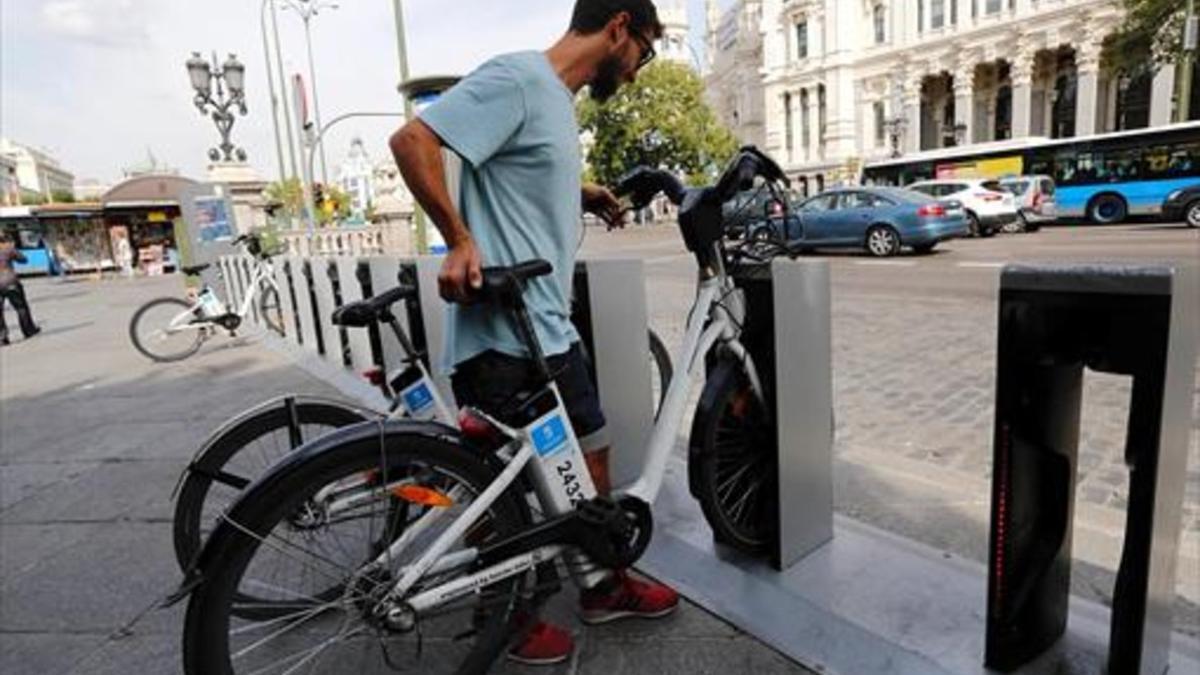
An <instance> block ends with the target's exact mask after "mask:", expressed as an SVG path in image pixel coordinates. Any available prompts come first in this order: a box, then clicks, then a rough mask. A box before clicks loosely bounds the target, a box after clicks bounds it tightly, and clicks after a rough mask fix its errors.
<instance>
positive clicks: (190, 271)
mask: <svg viewBox="0 0 1200 675" xmlns="http://www.w3.org/2000/svg"><path fill="white" fill-rule="evenodd" d="M210 267H212V263H204V264H203V265H194V266H192V267H180V268H179V271H180V272H183V274H184V275H185V276H189V277H194V276H196V275H197V274H200V273H201V272H203V271H204V270H206V269H208V268H210Z"/></svg>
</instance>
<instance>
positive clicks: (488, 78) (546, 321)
mask: <svg viewBox="0 0 1200 675" xmlns="http://www.w3.org/2000/svg"><path fill="white" fill-rule="evenodd" d="M420 117H421V119H422V120H423V121H424V122H425V124H427V125H429V127H430V128H432V129H433V130H434V132H436V133H437V135H438V136H439V137H441V139H442V142H443V143H445V144H446V145H447V146H449V147H450V148H452V149H453V150H454V151H455V152H456V153H458V154H459V155H461V156H462V157H463V159H464V160H465V161H464V162H463V174H462V187H461V194H460V201H459V205H460V209H461V212H462V215H463V219H464V220H465V221H466V223H467V227H469V228H470V230H471V236H472V237H473V238H474V239H475V243H476V244H477V245H478V246H479V250H480V253H481V254H482V256H483V264H484V266H485V267H487V266H497V265H505V266H507V265H514V264H516V263H520V262H525V261H527V260H531V259H534V258H541V259H544V260H546V261H548V262H550V264H551V265H553V266H554V273H553V274H551V275H547V276H545V277H542V278H539V279H535V280H533V281H532V282H531V283H530V284H529V288H528V289H527V290H526V292H525V302H526V305H527V306H528V308H529V313H530V316H531V317H532V319H533V324H534V327H535V329H536V331H537V335H538V339H539V340H540V341H541V343H542V350H543V351H544V352H545V353H546V355H547V356H550V355H554V354H562V353H564V352H566V351H567V350H568V349H569V348H570V346H571V343H573V342H575V341H577V340H578V339H579V336H578V334H577V333H576V331H575V328H574V326H573V325H572V324H571V306H570V298H571V279H572V276H573V271H574V267H575V253H576V249H577V248H578V243H579V228H580V227H581V226H582V225H581V218H580V215H581V212H582V205H581V196H580V191H581V189H582V184H581V183H582V179H581V176H580V174H581V172H582V171H583V157H582V152H581V150H580V147H579V126H578V124H577V122H576V121H575V99H574V96H573V95H572V94H571V91H570V90H569V89H567V87H566V85H565V84H563V82H562V80H561V79H559V77H558V74H557V73H555V72H554V69H553V68H552V67H551V65H550V62H549V61H548V60H547V58H546V55H545V54H543V53H541V52H520V53H517V54H508V55H504V56H499V57H496V58H494V59H492V60H490V61H488V62H487V63H485V64H483V65H482V66H480V68H479V69H478V70H476V71H475V72H473V73H471V74H470V75H468V76H467V77H466V78H465V79H463V80H462V81H461V82H459V83H458V84H457V85H456V86H455V87H454V88H452V89H450V90H449V91H447V92H446V93H445V94H444V95H442V97H441V98H439V99H438V100H437V102H435V103H434V104H433V105H431V106H430V107H429V108H427V109H426V110H425V111H423V112H422V113H421V115H420ZM446 319H447V320H446V359H445V362H444V363H443V366H444V367H446V368H447V369H450V368H453V366H455V365H457V364H459V363H462V362H463V361H466V360H467V359H469V358H471V357H473V356H476V355H478V354H480V353H482V352H484V351H487V350H489V349H495V350H497V351H499V352H503V353H505V354H510V355H512V356H528V350H527V349H526V348H525V346H524V344H523V343H522V342H521V340H520V338H519V337H518V336H517V332H516V329H515V327H514V324H513V320H512V318H511V316H509V315H508V313H507V312H504V311H503V310H500V309H498V308H496V307H493V306H489V305H451V306H450V308H449V309H448V311H447V317H446Z"/></svg>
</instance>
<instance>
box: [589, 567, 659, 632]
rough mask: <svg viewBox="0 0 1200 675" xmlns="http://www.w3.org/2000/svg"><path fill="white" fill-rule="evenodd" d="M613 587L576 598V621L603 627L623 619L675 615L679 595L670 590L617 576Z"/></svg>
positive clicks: (621, 573) (654, 584)
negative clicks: (577, 605) (578, 615)
mask: <svg viewBox="0 0 1200 675" xmlns="http://www.w3.org/2000/svg"><path fill="white" fill-rule="evenodd" d="M614 581H615V582H616V585H615V586H614V587H613V588H612V589H610V590H608V591H607V592H603V591H599V590H596V591H587V592H584V593H581V594H580V596H579V604H580V606H581V611H580V619H582V620H583V622H584V623H586V624H591V625H594V624H598V623H607V622H609V621H616V620H617V619H624V618H626V617H640V618H643V619H657V618H659V617H662V616H666V615H668V614H670V613H671V612H674V611H675V608H676V607H678V606H679V594H678V593H676V592H675V591H673V590H671V589H670V588H668V587H666V586H664V585H662V584H658V583H651V582H648V581H642V580H640V579H634V578H633V577H631V576H629V575H628V574H627V573H625V572H617V573H616V578H615V579H614Z"/></svg>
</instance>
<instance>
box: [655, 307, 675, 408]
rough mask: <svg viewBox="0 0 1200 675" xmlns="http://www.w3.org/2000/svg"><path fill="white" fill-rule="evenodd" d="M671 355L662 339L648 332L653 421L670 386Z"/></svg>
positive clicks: (665, 399) (665, 398)
mask: <svg viewBox="0 0 1200 675" xmlns="http://www.w3.org/2000/svg"><path fill="white" fill-rule="evenodd" d="M673 374H674V371H673V370H672V368H671V355H670V353H668V352H667V346H666V345H664V344H663V341H662V338H660V337H658V333H655V332H654V330H653V329H651V330H650V391H651V393H652V394H651V395H652V396H653V397H654V419H658V415H659V413H661V412H662V407H663V404H664V403H666V401H667V387H669V386H670V384H671V376H672V375H673Z"/></svg>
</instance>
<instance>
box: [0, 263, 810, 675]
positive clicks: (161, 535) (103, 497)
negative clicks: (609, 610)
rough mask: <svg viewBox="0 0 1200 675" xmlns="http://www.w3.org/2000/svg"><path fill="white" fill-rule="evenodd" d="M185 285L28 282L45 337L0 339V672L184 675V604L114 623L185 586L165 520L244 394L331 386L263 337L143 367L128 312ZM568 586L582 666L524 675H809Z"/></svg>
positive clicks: (750, 643)
mask: <svg viewBox="0 0 1200 675" xmlns="http://www.w3.org/2000/svg"><path fill="white" fill-rule="evenodd" d="M179 288H180V286H179V281H178V279H172V278H163V279H153V280H138V281H105V282H89V281H70V282H59V281H49V280H38V281H33V282H31V283H29V284H28V286H27V289H28V292H29V296H30V303H31V306H32V309H33V312H34V316H35V318H36V319H37V320H38V321H39V322H40V323H41V324H42V326H43V327H44V328H45V331H44V332H43V333H42V335H40V336H38V337H37V338H35V339H34V340H31V341H29V342H16V343H15V344H14V345H12V346H11V347H7V348H2V349H0V673H5V675H25V674H30V675H33V674H37V675H56V674H73V675H75V674H78V675H83V674H86V675H101V674H105V673H114V674H116V673H120V674H122V675H125V674H128V673H147V674H150V673H154V674H158V673H174V672H179V668H180V665H179V642H180V627H181V625H182V618H183V611H184V608H183V607H182V606H177V607H175V608H172V609H169V610H161V611H152V612H150V613H148V614H146V616H145V617H144V618H143V619H142V620H141V621H139V622H138V623H137V624H136V625H135V626H134V627H133V628H132V631H131V632H129V633H128V634H125V635H118V633H119V631H120V629H121V628H122V627H123V626H125V625H126V624H127V623H128V622H129V621H130V620H131V619H133V618H134V617H136V616H138V615H139V613H140V612H142V611H143V610H145V609H146V608H148V607H150V606H152V605H153V604H154V603H155V602H156V601H157V600H159V599H160V598H162V597H163V596H164V595H165V594H167V593H168V592H170V591H171V590H173V589H174V587H175V586H176V584H177V583H178V582H179V579H180V573H179V571H178V569H177V568H176V565H175V560H174V554H173V553H172V549H171V522H170V519H171V513H172V501H171V491H172V489H173V488H174V487H175V484H176V480H177V479H178V477H179V474H180V472H181V471H182V469H183V468H184V467H185V466H186V464H187V462H188V460H189V459H190V457H191V455H192V453H193V452H194V451H195V449H196V447H197V446H198V445H199V444H200V443H201V441H202V440H203V439H204V437H205V436H206V435H207V434H208V433H209V432H210V431H211V430H212V429H214V428H215V427H217V426H218V425H220V424H221V423H222V422H223V421H224V420H226V419H228V418H229V417H230V416H232V415H234V414H236V413H238V412H240V411H242V410H244V409H245V408H247V407H249V406H251V405H254V404H256V403H258V402H260V401H262V400H264V399H267V398H271V397H274V396H276V395H278V394H280V393H283V392H289V391H290V392H301V393H308V394H320V395H329V396H337V395H338V394H337V392H336V391H334V390H332V388H330V387H328V386H327V385H325V384H323V383H322V382H320V381H317V380H316V379H314V378H312V377H310V376H309V375H307V374H306V373H304V372H303V371H301V370H300V369H298V368H296V367H294V366H293V365H291V364H290V363H288V362H287V361H286V360H285V359H284V358H283V357H282V356H281V355H279V354H278V353H276V352H274V351H273V350H270V349H267V348H265V347H264V346H262V345H260V344H258V343H257V340H256V339H255V338H254V337H252V336H251V337H246V338H243V339H241V340H239V341H229V340H225V339H218V340H214V341H213V342H212V343H210V345H209V346H207V347H206V348H205V349H204V350H203V351H202V352H201V353H200V354H199V355H197V356H196V357H194V358H193V359H191V360H189V361H187V362H184V363H181V364H175V365H168V366H163V365H157V364H153V363H150V362H149V361H148V360H146V359H145V358H143V357H142V356H141V355H139V354H138V353H137V352H135V351H134V349H133V347H132V345H131V344H130V342H129V337H128V331H127V326H128V321H129V318H130V316H131V315H132V314H133V312H134V310H135V309H136V308H137V307H138V305H140V304H141V303H143V302H145V301H146V300H149V299H151V298H153V297H158V296H162V295H172V294H175V293H177V292H178V290H179ZM573 596H574V592H573V591H570V590H568V591H567V592H565V593H563V594H561V596H560V598H558V601H557V602H556V603H555V604H554V606H552V607H551V608H550V612H551V614H552V615H554V616H555V617H558V618H560V619H562V620H564V621H567V622H569V625H570V626H571V628H572V629H573V630H574V631H575V633H576V636H577V641H578V646H579V649H578V650H577V653H576V656H575V659H574V660H573V661H572V662H571V663H570V664H567V665H564V666H562V667H559V668H554V669H529V670H527V672H529V673H568V672H570V673H575V672H580V673H612V672H617V673H655V674H660V673H661V674H669V673H721V674H722V675H725V674H728V673H740V672H755V673H785V672H790V673H805V672H808V671H806V670H804V669H802V668H800V667H799V666H796V665H795V664H793V663H791V662H790V661H788V660H786V659H785V658H783V657H782V656H780V655H778V654H777V653H776V652H774V651H773V650H771V649H769V648H768V647H766V646H764V645H762V644H761V643H759V642H758V641H756V640H754V639H753V638H750V637H748V636H746V635H745V634H742V633H741V632H739V631H738V630H736V629H734V628H732V627H731V626H729V625H728V624H726V623H724V622H723V621H720V620H719V619H716V618H714V617H712V616H711V615H709V614H707V613H706V612H704V611H703V610H700V609H698V608H696V607H695V606H692V605H687V606H685V607H683V608H682V609H681V611H680V612H679V613H678V614H677V615H675V616H673V617H672V618H670V619H667V620H664V621H661V622H638V623H627V624H624V625H616V626H610V627H603V628H594V629H588V630H586V631H585V630H584V629H583V628H582V627H581V626H580V625H579V624H578V622H576V621H575V620H574V619H573V618H572V607H571V605H572V603H573ZM498 670H501V671H505V670H508V671H511V670H512V669H506V668H503V667H502V668H498ZM361 675H368V674H366V673H363V674H361Z"/></svg>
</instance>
